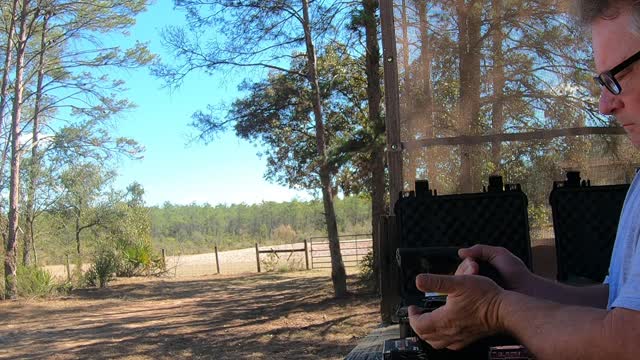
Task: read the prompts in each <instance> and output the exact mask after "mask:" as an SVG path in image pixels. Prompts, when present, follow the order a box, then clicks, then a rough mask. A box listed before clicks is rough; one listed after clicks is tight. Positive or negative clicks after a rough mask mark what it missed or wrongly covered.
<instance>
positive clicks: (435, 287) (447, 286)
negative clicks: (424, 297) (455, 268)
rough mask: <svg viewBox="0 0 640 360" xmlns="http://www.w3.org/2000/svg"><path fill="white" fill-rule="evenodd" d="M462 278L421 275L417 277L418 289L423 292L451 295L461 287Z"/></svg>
mask: <svg viewBox="0 0 640 360" xmlns="http://www.w3.org/2000/svg"><path fill="white" fill-rule="evenodd" d="M461 281H462V280H460V276H451V275H435V274H420V275H418V276H417V277H416V287H417V288H418V290H420V291H422V292H438V293H443V294H451V293H453V292H455V291H456V290H457V289H459V288H460V286H461Z"/></svg>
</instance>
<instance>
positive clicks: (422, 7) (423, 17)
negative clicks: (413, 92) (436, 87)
mask: <svg viewBox="0 0 640 360" xmlns="http://www.w3.org/2000/svg"><path fill="white" fill-rule="evenodd" d="M428 4H429V3H428V2H427V1H418V2H416V5H417V6H418V18H419V21H420V43H421V44H420V45H421V46H420V60H421V63H420V67H421V69H420V70H421V75H422V76H421V81H422V93H421V96H420V103H419V106H418V108H419V109H420V112H421V113H422V114H423V116H424V125H423V133H424V134H423V137H425V138H427V139H430V138H433V137H434V135H435V133H434V124H433V85H432V84H431V60H432V58H433V53H432V51H431V44H430V42H429V19H428V18H427V6H428ZM425 152H426V153H427V154H428V155H431V156H427V158H426V159H425V160H426V163H427V179H429V182H430V183H431V185H432V186H431V187H432V188H437V187H438V186H437V181H438V179H437V170H436V161H437V159H436V158H435V153H436V151H435V149H433V148H432V149H426V151H425Z"/></svg>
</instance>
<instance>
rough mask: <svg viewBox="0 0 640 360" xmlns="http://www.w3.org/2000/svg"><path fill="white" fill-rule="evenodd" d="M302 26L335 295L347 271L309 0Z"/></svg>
mask: <svg viewBox="0 0 640 360" xmlns="http://www.w3.org/2000/svg"><path fill="white" fill-rule="evenodd" d="M302 14H303V24H302V26H303V28H304V37H305V43H306V52H307V61H308V66H307V68H308V75H307V79H308V80H309V83H310V84H311V88H312V92H313V115H314V118H315V124H316V144H317V151H318V158H319V160H320V169H319V173H320V174H319V175H320V183H321V186H322V200H323V204H324V217H325V221H326V223H327V235H328V236H329V253H330V254H331V280H332V281H333V290H334V293H335V296H336V297H343V296H345V295H346V294H347V273H346V271H345V269H344V263H343V262H342V254H341V252H340V238H339V237H338V224H337V221H336V213H335V209H334V205H333V191H332V186H331V170H330V168H329V165H328V163H327V154H326V146H327V144H326V140H325V134H324V122H323V119H322V104H321V101H320V85H319V83H318V73H317V66H316V65H317V64H316V51H315V48H314V45H313V39H312V37H311V22H310V17H309V2H308V0H302Z"/></svg>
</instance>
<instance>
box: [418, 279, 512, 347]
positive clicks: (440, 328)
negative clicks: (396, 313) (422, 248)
mask: <svg viewBox="0 0 640 360" xmlns="http://www.w3.org/2000/svg"><path fill="white" fill-rule="evenodd" d="M416 285H417V287H418V289H420V290H421V291H424V292H439V293H444V294H447V295H448V296H447V303H446V304H445V305H444V306H442V307H440V308H438V309H436V310H434V311H433V312H430V313H424V314H421V313H420V308H418V307H415V306H411V307H409V323H410V324H411V327H412V328H413V330H414V331H415V332H416V334H417V335H418V336H420V338H422V339H423V340H425V341H426V342H428V343H429V344H430V345H431V346H433V347H434V348H435V349H442V348H449V349H452V350H459V349H462V348H463V347H465V346H466V345H468V344H470V343H472V342H473V341H475V340H477V339H480V338H483V337H487V336H490V335H493V334H495V333H498V332H501V331H502V330H503V329H502V325H501V324H500V323H499V321H498V319H499V316H498V312H499V310H500V301H501V296H502V294H503V292H504V290H503V289H502V288H500V287H499V286H498V285H496V283H495V282H493V281H492V280H491V279H489V278H486V277H483V276H474V275H472V276H468V275H462V276H447V275H432V274H420V275H418V277H417V278H416Z"/></svg>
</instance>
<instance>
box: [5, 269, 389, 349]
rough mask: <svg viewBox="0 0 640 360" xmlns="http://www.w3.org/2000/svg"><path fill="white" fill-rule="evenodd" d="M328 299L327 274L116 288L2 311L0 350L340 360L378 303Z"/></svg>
mask: <svg viewBox="0 0 640 360" xmlns="http://www.w3.org/2000/svg"><path fill="white" fill-rule="evenodd" d="M349 283H350V284H349V285H350V288H352V289H353V288H357V286H356V283H355V281H354V278H353V277H351V278H350V281H349ZM332 294H333V293H332V288H331V281H330V279H329V278H328V276H327V274H321V275H308V274H304V275H302V276H300V275H296V274H257V275H245V276H236V277H225V278H204V279H197V280H186V281H175V280H159V281H144V282H139V283H127V284H116V285H114V286H113V287H111V288H108V289H93V290H82V291H78V292H76V293H74V295H73V296H72V297H71V298H69V299H65V300H57V301H56V302H55V304H53V303H52V302H49V303H26V304H19V306H7V304H3V305H2V307H0V312H2V313H5V314H6V315H7V316H6V317H3V319H0V348H2V349H10V350H9V353H8V355H9V357H16V358H24V359H32V358H43V357H45V358H55V359H76V358H77V359H80V358H92V359H112V358H124V357H127V358H134V359H136V358H140V359H142V358H153V359H162V358H176V357H180V358H203V359H223V360H224V359H253V358H255V359H262V358H274V359H312V358H313V359H317V358H326V359H330V358H342V357H344V355H346V354H347V353H348V352H349V350H350V349H351V348H352V347H353V346H355V343H356V340H357V338H359V337H362V336H363V335H365V334H366V333H367V332H368V331H369V330H370V329H371V328H373V327H374V326H375V325H377V321H378V320H379V318H378V302H377V298H376V297H375V296H373V295H372V294H370V293H366V292H363V291H362V289H358V291H356V292H353V293H352V294H350V295H349V296H347V297H345V298H342V299H334V298H333V296H332ZM9 305H10V304H9ZM5 310H7V311H5ZM5 325H7V326H5ZM0 358H5V357H4V355H3V353H0Z"/></svg>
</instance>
